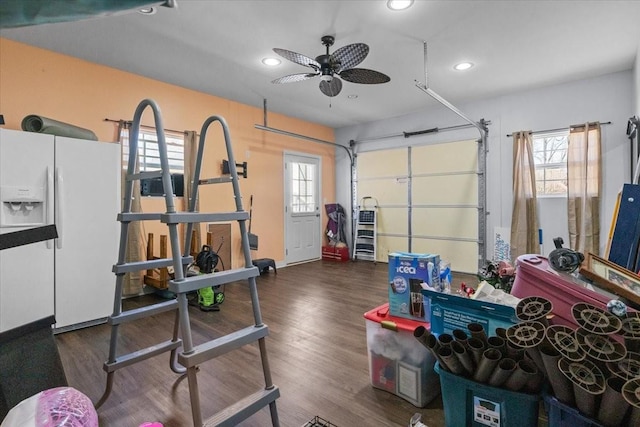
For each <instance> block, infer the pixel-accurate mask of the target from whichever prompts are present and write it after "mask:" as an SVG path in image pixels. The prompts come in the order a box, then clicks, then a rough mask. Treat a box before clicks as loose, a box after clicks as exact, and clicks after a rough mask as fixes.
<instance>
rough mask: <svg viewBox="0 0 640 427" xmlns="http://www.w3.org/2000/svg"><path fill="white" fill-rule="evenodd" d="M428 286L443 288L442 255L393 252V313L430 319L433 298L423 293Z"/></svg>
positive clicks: (390, 283) (391, 255)
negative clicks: (441, 280)
mask: <svg viewBox="0 0 640 427" xmlns="http://www.w3.org/2000/svg"><path fill="white" fill-rule="evenodd" d="M426 287H430V288H433V289H436V290H438V291H439V290H440V255H437V254H418V253H408V252H393V253H390V254H389V309H390V311H391V315H392V316H399V317H405V318H407V319H412V320H417V321H421V322H428V321H429V317H430V309H429V305H428V304H429V301H428V300H426V299H424V298H423V297H422V290H423V289H425V288H426Z"/></svg>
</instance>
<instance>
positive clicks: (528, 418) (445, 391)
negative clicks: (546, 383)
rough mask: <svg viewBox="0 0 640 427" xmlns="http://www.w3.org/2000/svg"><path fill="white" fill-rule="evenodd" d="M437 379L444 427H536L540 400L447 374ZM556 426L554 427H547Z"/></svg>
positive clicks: (525, 394) (533, 396)
mask: <svg viewBox="0 0 640 427" xmlns="http://www.w3.org/2000/svg"><path fill="white" fill-rule="evenodd" d="M434 369H435V371H436V372H437V373H438V374H439V375H440V387H441V389H442V404H443V406H444V419H445V422H446V425H447V426H452V427H453V426H466V427H486V426H489V427H537V426H538V410H539V407H540V396H539V395H537V394H527V393H517V392H513V391H509V390H506V389H503V388H497V387H491V386H488V385H485V384H480V383H477V382H475V381H472V380H469V379H467V378H464V377H460V376H458V375H454V374H452V373H449V372H446V371H444V370H442V369H440V367H439V366H438V364H437V363H436V365H435V368H434ZM549 425H550V426H554V427H555V426H556V425H555V424H549Z"/></svg>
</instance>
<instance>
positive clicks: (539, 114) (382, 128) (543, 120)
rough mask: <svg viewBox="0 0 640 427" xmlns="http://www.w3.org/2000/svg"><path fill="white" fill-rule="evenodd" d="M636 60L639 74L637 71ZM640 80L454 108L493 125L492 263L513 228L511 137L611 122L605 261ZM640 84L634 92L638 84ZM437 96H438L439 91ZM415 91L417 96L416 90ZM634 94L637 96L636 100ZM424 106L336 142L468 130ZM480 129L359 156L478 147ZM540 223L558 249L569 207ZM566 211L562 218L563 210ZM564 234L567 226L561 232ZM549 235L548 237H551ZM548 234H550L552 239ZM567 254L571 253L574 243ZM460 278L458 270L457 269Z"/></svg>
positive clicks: (605, 140)
mask: <svg viewBox="0 0 640 427" xmlns="http://www.w3.org/2000/svg"><path fill="white" fill-rule="evenodd" d="M637 62H638V61H637V60H636V70H637V68H638V66H637ZM638 74H639V73H638V72H633V71H631V70H629V71H623V72H618V73H613V74H607V75H604V76H601V77H596V78H591V79H585V80H579V81H574V82H570V83H566V84H561V85H555V86H548V87H544V88H540V89H533V90H530V91H524V92H518V93H513V94H509V95H505V96H501V97H498V98H492V99H486V100H480V101H474V102H469V103H466V104H459V105H456V107H457V108H458V109H459V110H461V111H462V112H463V113H464V114H465V115H466V116H467V117H469V118H471V119H473V120H480V119H482V118H483V119H485V120H488V121H491V125H489V135H488V141H487V149H488V154H487V212H488V216H487V236H486V240H485V242H486V247H487V257H488V258H489V259H490V258H491V255H492V248H493V230H494V227H506V228H509V227H510V225H511V209H512V139H511V138H508V137H507V136H506V135H507V134H511V133H512V132H516V131H520V130H533V131H539V130H546V129H556V128H566V127H568V126H569V125H572V124H578V123H584V122H587V121H601V122H607V121H611V122H612V124H611V125H603V126H602V153H603V184H604V185H603V203H602V212H601V224H600V227H601V236H602V238H601V253H603V251H604V248H605V246H606V237H607V235H608V232H609V227H610V222H611V218H612V213H613V207H614V203H615V199H616V194H617V192H618V190H619V189H620V188H621V186H622V184H623V183H625V182H628V181H629V180H630V177H631V172H630V171H629V166H628V165H629V152H628V139H627V138H626V126H627V120H628V118H629V117H631V116H632V115H633V112H634V107H635V108H636V111H637V109H638V107H637V105H638V104H640V100H639V99H640V96H638V87H639V86H640V85H639V84H638V83H637V80H638ZM634 79H635V84H634ZM432 89H433V90H434V91H436V92H438V88H437V87H432ZM416 90H419V89H417V88H416ZM634 91H635V92H634ZM425 105H429V106H430V107H428V108H426V109H425V110H423V111H419V112H415V113H412V114H408V115H405V116H401V117H396V118H392V119H386V120H381V121H377V122H371V123H367V124H364V125H357V126H349V127H344V128H341V129H337V130H336V133H335V135H336V142H337V143H339V144H343V145H348V144H349V141H351V140H355V141H360V140H367V139H373V138H378V137H380V136H386V135H394V134H401V133H402V132H403V131H416V130H423V129H429V128H434V127H438V128H444V127H448V126H455V125H460V124H465V122H464V121H463V120H462V119H461V118H460V117H458V116H457V115H456V114H454V113H453V112H451V111H450V110H448V109H447V108H445V107H444V106H441V105H440V104H437V105H433V103H432V101H431V98H430V97H428V96H427V95H426V94H425ZM479 136H480V134H479V132H478V130H477V129H475V128H468V129H461V130H453V131H442V132H439V133H436V134H427V135H422V136H417V137H411V138H408V139H405V138H403V137H398V138H385V139H379V140H376V141H372V142H362V143H356V147H355V148H356V150H357V151H369V150H376V149H383V148H389V147H399V146H403V145H408V144H411V145H418V144H427V143H428V144H431V143H438V142H448V141H459V140H463V139H470V138H473V139H478V138H479ZM336 161H337V168H336V174H337V176H336V182H337V183H341V182H342V183H347V182H349V178H350V165H349V162H348V157H347V156H346V154H345V152H344V150H342V149H338V150H337V151H336ZM350 197H351V195H350V188H349V186H348V185H343V186H338V188H337V189H336V198H337V201H338V203H340V204H342V205H343V206H345V209H346V210H347V211H349V207H350V206H351V202H350ZM540 209H541V215H540V216H541V217H542V219H544V220H545V221H551V222H552V223H551V224H546V225H545V224H544V223H541V227H542V228H543V234H544V236H545V237H544V238H545V242H544V244H545V252H546V253H548V252H549V251H550V250H551V249H553V242H552V238H553V237H557V235H556V233H558V225H557V219H558V218H561V221H562V222H564V221H566V206H565V205H564V204H563V203H558V202H557V200H556V201H554V200H550V201H548V202H546V201H545V200H541V201H540ZM563 209H564V213H563V212H562V210H563ZM563 229H565V230H566V226H564V227H563ZM545 230H546V231H545ZM547 232H549V233H547ZM348 234H349V233H348ZM563 237H564V239H565V246H568V238H567V237H566V235H565V236H563ZM453 269H454V270H455V266H453Z"/></svg>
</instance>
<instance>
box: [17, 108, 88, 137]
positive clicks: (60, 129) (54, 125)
mask: <svg viewBox="0 0 640 427" xmlns="http://www.w3.org/2000/svg"><path fill="white" fill-rule="evenodd" d="M22 130H24V131H27V132H35V133H46V134H49V135H56V136H66V137H69V138H77V139H90V140H93V141H97V140H98V137H97V136H96V134H95V133H93V132H92V131H90V130H89V129H85V128H81V127H78V126H74V125H72V124H69V123H64V122H59V121H57V120H53V119H50V118H48V117H44V116H38V115H35V114H30V115H28V116H26V117H25V118H24V119H22Z"/></svg>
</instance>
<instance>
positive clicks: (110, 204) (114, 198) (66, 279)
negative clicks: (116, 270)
mask: <svg viewBox="0 0 640 427" xmlns="http://www.w3.org/2000/svg"><path fill="white" fill-rule="evenodd" d="M120 157H121V154H120V145H119V144H115V143H106V142H97V141H85V140H79V139H73V138H65V137H57V136H56V137H54V136H52V135H45V134H38V133H33V132H21V131H14V130H7V129H0V204H1V206H0V238H1V237H2V236H1V234H4V233H9V232H13V231H20V230H25V229H28V228H33V227H40V226H43V225H48V224H55V225H56V230H57V233H58V238H57V239H55V240H48V241H45V242H38V243H33V244H28V245H24V246H18V247H14V248H10V249H5V250H2V251H0V332H2V331H5V330H8V329H12V328H15V327H17V326H20V325H23V324H25V323H29V322H32V321H34V320H37V319H41V318H43V317H46V316H50V315H52V314H53V315H55V318H56V324H55V328H56V329H57V330H58V331H65V330H70V329H76V328H79V327H84V326H89V325H92V324H96V323H100V322H103V321H105V320H106V318H107V316H109V315H110V314H111V312H112V309H113V297H114V295H113V291H114V287H115V275H114V274H113V273H112V270H111V268H112V266H113V264H115V262H116V260H117V254H118V244H119V230H120V228H119V222H118V221H117V214H118V212H119V211H120V173H121V160H120Z"/></svg>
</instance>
